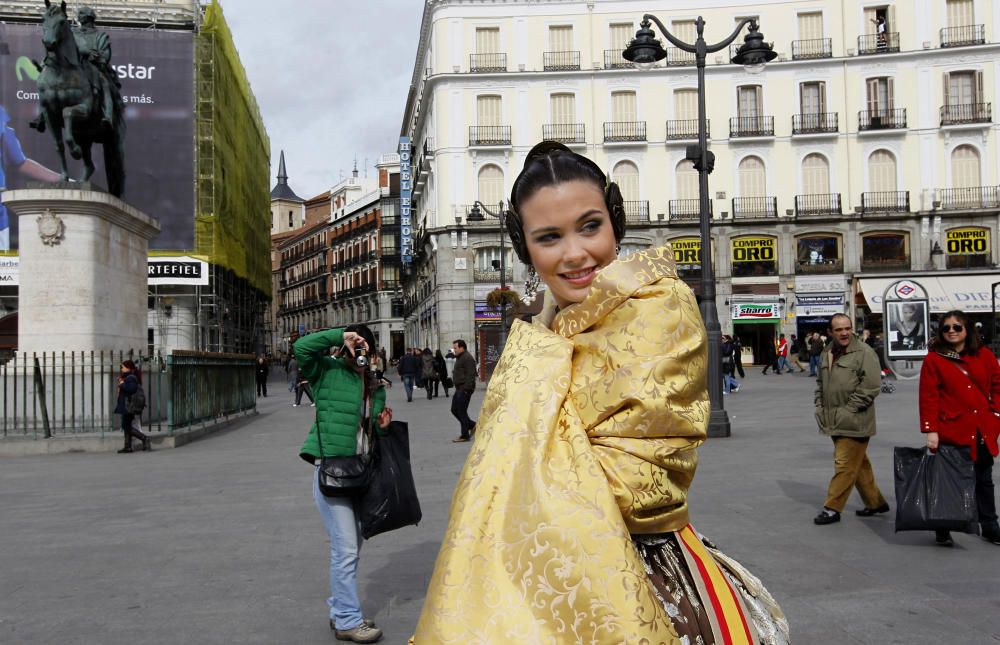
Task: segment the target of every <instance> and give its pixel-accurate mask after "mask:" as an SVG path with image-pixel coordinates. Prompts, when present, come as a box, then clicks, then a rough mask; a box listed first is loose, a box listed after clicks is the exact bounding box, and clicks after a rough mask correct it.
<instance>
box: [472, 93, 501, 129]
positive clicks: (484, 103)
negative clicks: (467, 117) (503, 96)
mask: <svg viewBox="0 0 1000 645" xmlns="http://www.w3.org/2000/svg"><path fill="white" fill-rule="evenodd" d="M500 111H501V103H500V97H499V96H480V97H477V98H476V113H477V114H476V116H477V118H478V120H477V124H478V125H481V126H485V125H500V118H501V114H500Z"/></svg>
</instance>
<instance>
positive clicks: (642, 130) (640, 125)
mask: <svg viewBox="0 0 1000 645" xmlns="http://www.w3.org/2000/svg"><path fill="white" fill-rule="evenodd" d="M645 140H646V122H645V121H605V122H604V141H605V143H607V142H615V141H645Z"/></svg>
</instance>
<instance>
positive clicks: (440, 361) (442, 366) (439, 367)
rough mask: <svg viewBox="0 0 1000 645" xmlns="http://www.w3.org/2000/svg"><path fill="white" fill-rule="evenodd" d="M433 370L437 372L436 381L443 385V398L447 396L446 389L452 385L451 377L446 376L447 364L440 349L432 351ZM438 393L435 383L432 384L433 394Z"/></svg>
mask: <svg viewBox="0 0 1000 645" xmlns="http://www.w3.org/2000/svg"><path fill="white" fill-rule="evenodd" d="M434 371H435V372H437V377H438V383H440V384H441V385H442V386H443V387H444V398H446V399H447V398H448V390H450V389H451V387H452V382H451V378H450V377H449V376H448V364H447V363H445V362H444V354H442V353H441V350H440V349H438V350H435V352H434ZM437 395H438V389H437V383H435V384H434V396H437Z"/></svg>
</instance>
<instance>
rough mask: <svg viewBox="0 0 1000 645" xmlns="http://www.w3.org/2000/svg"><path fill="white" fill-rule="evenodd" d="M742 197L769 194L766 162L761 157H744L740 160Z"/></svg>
mask: <svg viewBox="0 0 1000 645" xmlns="http://www.w3.org/2000/svg"><path fill="white" fill-rule="evenodd" d="M739 171H740V197H764V196H765V195H767V181H766V177H765V175H764V162H763V161H761V159H760V157H753V156H750V157H744V158H743V160H742V161H740V167H739Z"/></svg>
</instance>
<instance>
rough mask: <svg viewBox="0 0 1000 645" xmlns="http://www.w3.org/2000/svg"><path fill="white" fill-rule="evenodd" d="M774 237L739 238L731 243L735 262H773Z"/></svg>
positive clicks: (775, 241)
mask: <svg viewBox="0 0 1000 645" xmlns="http://www.w3.org/2000/svg"><path fill="white" fill-rule="evenodd" d="M776 243H777V240H776V239H775V238H773V237H737V238H736V239H734V240H733V241H732V242H731V247H732V258H733V262H773V261H774V258H775V249H774V247H775V244H776Z"/></svg>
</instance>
